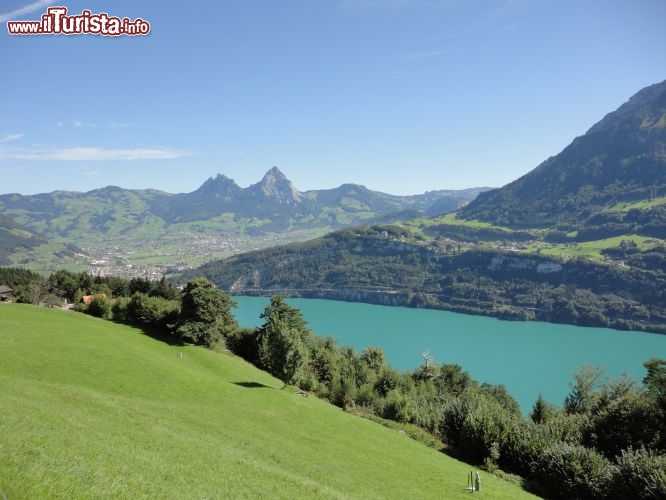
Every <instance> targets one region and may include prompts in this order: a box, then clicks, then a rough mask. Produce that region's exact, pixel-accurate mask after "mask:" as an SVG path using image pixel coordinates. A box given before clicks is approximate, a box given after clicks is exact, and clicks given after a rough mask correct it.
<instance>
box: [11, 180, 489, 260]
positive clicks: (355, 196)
mask: <svg viewBox="0 0 666 500" xmlns="http://www.w3.org/2000/svg"><path fill="white" fill-rule="evenodd" d="M484 189H485V188H473V189H467V190H462V191H447V190H442V191H432V192H428V193H425V194H422V195H416V196H394V195H390V194H385V193H380V192H376V191H371V190H369V189H367V188H365V187H363V186H357V185H354V184H344V185H342V186H340V187H338V188H335V189H327V190H313V191H305V192H301V191H299V190H298V189H297V188H296V187H295V186H294V184H293V183H292V182H291V181H290V180H289V179H288V178H287V177H286V176H285V175H284V173H282V172H281V171H280V170H279V169H278V168H277V167H273V168H271V169H270V170H269V171H268V172H266V174H265V175H264V177H263V178H262V179H261V181H259V182H258V183H256V184H253V185H251V186H249V187H247V188H241V187H240V186H238V185H237V184H236V183H235V182H234V181H233V180H232V179H230V178H228V177H226V176H224V175H221V174H218V175H217V176H216V177H211V178H209V179H208V180H206V181H205V182H204V183H203V184H202V185H201V186H200V187H199V188H198V189H196V190H195V191H192V192H190V193H178V194H171V193H165V192H162V191H157V190H129V189H122V188H120V187H117V186H107V187H104V188H100V189H95V190H92V191H88V192H86V193H78V192H70V191H54V192H52V193H43V194H36V195H30V196H23V195H20V194H16V193H14V194H5V195H0V211H1V212H2V213H3V214H5V215H7V216H8V217H12V218H13V219H14V220H15V221H16V222H17V223H19V224H21V225H22V226H24V227H25V228H27V229H28V230H30V231H33V232H35V233H37V234H40V235H42V236H44V237H47V238H49V239H51V240H54V241H58V242H60V243H62V244H76V245H77V246H78V247H81V248H83V249H85V253H86V255H87V256H88V258H87V259H86V258H83V260H81V262H79V263H78V265H79V267H80V265H85V264H86V263H89V262H91V261H96V262H105V263H109V266H111V267H112V269H111V270H110V271H109V270H105V271H104V272H115V271H118V270H119V269H118V266H121V267H123V268H126V267H127V266H132V267H131V269H133V270H135V266H136V265H137V264H138V263H139V264H140V265H142V266H151V265H155V264H161V265H167V266H172V267H182V266H190V265H194V264H198V263H201V262H203V261H205V260H209V259H210V258H212V257H215V256H222V255H229V254H232V253H237V252H239V251H244V250H250V249H253V248H262V247H267V246H271V245H274V244H276V243H288V242H292V241H303V240H306V239H308V238H312V237H316V236H320V235H322V234H325V233H326V232H328V231H330V230H333V229H337V228H342V227H347V226H350V225H354V224H363V223H368V222H372V221H374V220H381V219H383V218H385V217H389V218H391V219H392V220H396V219H398V218H400V214H404V215H406V214H409V215H411V216H414V215H418V214H426V213H433V211H434V212H436V213H443V212H448V211H451V210H455V209H457V208H460V207H461V206H463V205H465V204H466V203H468V202H469V201H471V200H472V199H473V198H474V197H475V196H476V195H477V194H478V193H480V192H482V191H483V190H484ZM48 253H50V252H44V254H45V255H44V258H45V259H48V257H47V256H46V254H48ZM0 255H1V256H4V257H5V258H8V255H9V254H8V253H6V252H5V253H0ZM51 260H52V262H51V263H50V264H49V263H48V262H47V267H46V268H40V270H49V269H51V268H49V266H50V265H52V266H53V268H57V266H58V263H59V261H58V259H56V258H53V259H51ZM107 267H108V266H107ZM161 271H165V269H162V270H161ZM133 272H134V271H133ZM155 272H158V271H157V270H155Z"/></svg>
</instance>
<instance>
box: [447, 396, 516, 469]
mask: <svg viewBox="0 0 666 500" xmlns="http://www.w3.org/2000/svg"><path fill="white" fill-rule="evenodd" d="M515 420H516V419H515V418H514V416H513V415H512V414H511V413H510V412H509V411H508V410H506V409H505V408H504V407H502V406H501V405H500V404H499V403H497V402H496V401H488V400H486V399H485V398H480V399H479V400H478V405H477V407H476V408H475V409H473V410H472V411H470V412H469V413H468V414H467V416H466V418H465V420H464V421H463V425H462V428H461V429H460V442H459V443H458V448H459V449H460V451H461V452H462V453H464V454H465V456H467V457H469V458H470V459H472V460H474V461H476V462H481V461H482V460H484V459H486V458H490V459H492V460H493V462H495V463H497V461H498V459H499V458H500V456H499V452H498V453H494V452H495V451H496V450H499V449H500V447H501V446H502V445H503V444H504V443H505V442H506V441H507V439H508V436H509V434H510V433H511V431H512V430H513V429H514V428H515V426H516V423H515ZM494 455H497V456H494Z"/></svg>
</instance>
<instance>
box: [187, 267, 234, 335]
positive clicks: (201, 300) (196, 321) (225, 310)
mask: <svg viewBox="0 0 666 500" xmlns="http://www.w3.org/2000/svg"><path fill="white" fill-rule="evenodd" d="M234 305H235V304H234V302H233V300H231V297H229V295H227V294H226V293H224V292H222V291H220V290H217V289H216V288H215V285H213V284H212V283H211V282H210V281H208V280H207V279H206V278H195V279H192V280H190V281H188V282H187V286H186V287H185V290H184V291H183V299H182V307H181V313H180V321H179V326H178V328H177V330H176V331H177V333H178V335H179V336H181V337H182V338H184V339H186V340H190V341H192V342H194V343H196V344H199V345H205V346H208V347H210V346H213V345H214V344H216V343H218V342H219V341H220V340H222V338H224V337H225V336H226V335H228V334H229V333H231V332H232V331H233V330H234V329H235V328H237V326H238V325H237V323H236V320H235V319H234V316H233V314H232V313H231V308H232V307H233V306H234Z"/></svg>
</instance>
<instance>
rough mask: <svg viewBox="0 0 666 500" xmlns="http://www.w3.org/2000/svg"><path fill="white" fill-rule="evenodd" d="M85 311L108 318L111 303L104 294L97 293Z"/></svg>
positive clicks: (98, 316)
mask: <svg viewBox="0 0 666 500" xmlns="http://www.w3.org/2000/svg"><path fill="white" fill-rule="evenodd" d="M86 313H87V314H90V315H91V316H95V317H97V318H105V319H108V318H110V317H111V303H110V302H109V299H107V298H106V296H103V295H98V296H96V297H95V298H94V299H93V300H92V302H91V303H90V304H89V305H88V307H87V309H86Z"/></svg>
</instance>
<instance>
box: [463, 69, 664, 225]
mask: <svg viewBox="0 0 666 500" xmlns="http://www.w3.org/2000/svg"><path fill="white" fill-rule="evenodd" d="M665 195H666V81H663V82H661V83H657V84H655V85H651V86H649V87H646V88H644V89H643V90H641V91H640V92H638V93H637V94H636V95H634V96H633V97H632V98H631V99H629V101H628V102H626V103H625V104H623V105H622V106H620V108H619V109H617V110H616V111H614V112H612V113H609V114H608V115H606V117H604V118H603V119H602V120H601V121H599V122H598V123H597V124H596V125H594V126H593V127H592V128H590V129H589V130H588V131H587V133H585V134H584V135H583V136H581V137H578V138H576V139H575V140H574V141H573V142H572V143H571V144H570V145H569V146H567V147H566V148H565V149H564V150H563V151H562V152H561V153H559V154H558V155H556V156H553V157H551V158H548V159H547V160H546V161H544V162H543V163H542V164H541V165H539V166H538V167H537V168H535V169H534V170H532V171H531V172H529V173H528V174H526V175H524V176H523V177H521V178H519V179H517V180H515V181H514V182H512V183H510V184H507V185H506V186H504V187H502V188H500V189H494V190H491V191H488V192H486V193H483V194H481V195H480V196H479V197H478V198H477V199H476V200H475V201H474V202H472V203H470V204H469V205H468V206H466V207H464V208H462V209H461V210H460V211H459V214H458V215H459V217H460V218H462V219H468V220H470V219H478V220H481V221H486V222H492V223H493V224H497V225H503V226H509V227H514V228H530V227H560V228H561V229H564V230H571V229H576V228H577V227H579V226H582V227H585V226H592V225H594V226H601V225H605V226H606V229H607V230H612V229H613V225H618V224H626V225H627V226H639V227H641V226H647V227H645V228H643V229H644V231H646V232H647V233H650V232H651V233H652V234H646V235H651V236H659V237H662V238H663V237H666V232H664V231H663V228H662V230H660V232H659V234H654V233H655V229H654V227H652V226H654V224H653V222H654V221H655V219H657V220H658V221H659V223H660V224H661V226H664V225H665V224H666V206H665V205H664V204H663V199H662V201H661V203H660V204H658V205H655V206H651V207H643V208H642V212H643V213H635V214H632V213H631V212H630V213H628V214H627V213H626V211H621V210H615V209H613V207H615V206H616V205H617V204H619V203H622V202H637V201H640V200H646V201H647V200H654V199H656V198H659V197H663V196H665ZM651 224H652V226H651Z"/></svg>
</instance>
